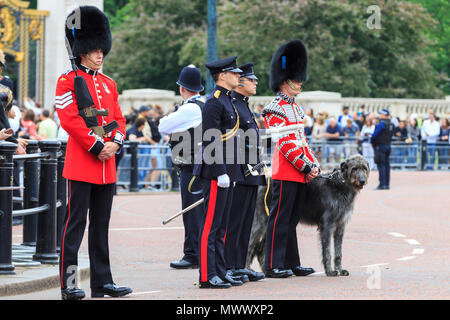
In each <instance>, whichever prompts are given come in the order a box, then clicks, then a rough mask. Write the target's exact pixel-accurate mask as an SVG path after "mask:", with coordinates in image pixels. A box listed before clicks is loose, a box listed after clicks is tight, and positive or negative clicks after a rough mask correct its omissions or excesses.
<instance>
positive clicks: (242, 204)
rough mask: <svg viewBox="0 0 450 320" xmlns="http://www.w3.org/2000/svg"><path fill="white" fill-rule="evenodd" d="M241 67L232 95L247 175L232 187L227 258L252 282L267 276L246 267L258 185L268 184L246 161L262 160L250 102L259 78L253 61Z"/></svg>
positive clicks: (230, 268) (230, 267) (230, 270)
mask: <svg viewBox="0 0 450 320" xmlns="http://www.w3.org/2000/svg"><path fill="white" fill-rule="evenodd" d="M239 69H241V70H242V73H241V75H240V79H239V86H238V87H237V88H236V89H235V91H234V92H233V93H232V94H231V96H232V98H233V99H232V100H233V104H234V106H235V107H236V109H237V111H238V114H239V124H240V129H241V130H242V131H241V136H240V139H239V143H240V146H243V150H239V152H240V153H241V154H240V155H243V156H244V161H245V163H244V164H243V166H244V172H246V171H247V173H246V174H247V176H246V177H245V179H244V181H242V182H237V183H236V186H235V188H234V190H233V201H232V205H231V212H230V220H229V223H228V227H227V235H226V238H225V261H226V265H227V273H228V274H229V275H234V276H236V275H238V276H239V275H240V276H243V277H244V278H243V279H244V281H245V280H246V278H248V279H249V280H250V281H258V280H261V279H263V278H264V274H263V273H261V272H255V271H252V270H249V269H247V268H246V267H245V265H246V259H247V251H248V243H249V240H250V233H251V229H252V224H253V216H254V214H255V208H256V196H257V192H258V186H259V185H264V184H265V179H264V176H261V175H257V176H253V175H252V174H250V172H248V171H249V167H248V166H247V164H249V165H252V166H254V165H256V164H258V163H259V162H260V157H259V130H258V125H257V123H256V121H255V115H254V114H253V112H252V111H251V110H250V108H249V105H248V99H249V97H250V96H253V95H255V94H256V86H257V85H258V78H257V77H256V76H255V73H254V71H253V63H252V62H251V63H247V64H244V65H242V66H239ZM256 174H257V173H256Z"/></svg>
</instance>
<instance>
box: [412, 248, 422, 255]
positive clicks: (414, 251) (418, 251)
mask: <svg viewBox="0 0 450 320" xmlns="http://www.w3.org/2000/svg"><path fill="white" fill-rule="evenodd" d="M424 252H425V249H424V248H414V250H413V252H412V254H423V253H424Z"/></svg>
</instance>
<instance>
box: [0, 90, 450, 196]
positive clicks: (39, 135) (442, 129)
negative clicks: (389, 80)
mask: <svg viewBox="0 0 450 320" xmlns="http://www.w3.org/2000/svg"><path fill="white" fill-rule="evenodd" d="M176 108H177V107H176V105H175V106H174V107H173V108H172V109H171V110H170V111H169V113H170V112H173V111H175V110H176ZM263 108H264V106H263V105H257V106H256V107H255V110H254V113H255V119H256V121H257V123H258V126H259V127H260V128H263V127H264V120H263V117H262V114H261V112H262V109H263ZM7 116H8V119H9V122H10V125H11V128H12V129H13V131H14V136H16V137H18V138H24V139H34V140H42V139H55V138H64V137H67V133H66V132H65V131H64V130H63V129H62V128H61V127H60V125H59V119H58V116H57V113H56V111H55V109H54V108H53V110H52V111H49V110H47V109H43V108H42V107H41V106H40V104H39V103H38V102H35V101H34V100H33V99H30V98H26V99H25V101H24V104H23V105H22V106H20V107H17V106H14V107H13V108H12V109H11V111H10V112H9V114H8V115H7ZM124 116H125V118H126V140H128V141H132V140H137V141H139V142H140V143H142V144H144V145H145V146H144V145H142V146H141V147H140V148H139V155H140V158H139V167H140V168H145V169H143V170H140V172H139V184H140V187H141V188H147V189H155V188H156V189H158V188H160V184H159V183H158V181H160V175H161V169H163V166H164V167H165V168H170V167H171V158H170V151H169V148H167V146H168V142H169V140H170V137H169V136H166V135H161V134H160V132H159V131H158V125H159V120H160V119H161V118H162V117H163V116H165V113H164V111H163V109H162V107H161V106H159V105H156V104H155V105H151V104H147V105H143V106H141V107H139V109H135V108H131V109H130V110H129V112H128V113H126V114H124ZM378 121H379V117H378V114H376V113H373V112H366V111H365V107H364V106H361V107H360V108H359V109H358V110H357V111H355V112H353V113H351V112H350V108H349V107H347V106H344V107H343V109H342V113H341V114H337V115H330V114H328V113H327V112H320V113H317V114H314V112H313V110H312V109H310V108H307V109H305V121H304V123H305V132H306V135H307V136H308V139H309V141H310V143H311V144H312V145H313V146H315V148H316V149H315V151H316V153H318V156H319V157H320V158H321V159H325V160H326V161H328V162H339V161H340V160H342V157H345V156H348V155H350V154H351V153H354V152H355V150H357V152H359V153H360V154H362V155H364V156H365V157H366V158H367V159H369V161H370V162H371V166H372V168H375V164H374V163H373V149H372V146H371V145H370V143H369V141H370V136H371V135H372V133H373V131H374V129H375V125H376V124H377V122H378ZM391 121H392V122H393V123H394V125H395V131H394V136H393V141H394V142H395V141H398V142H402V143H403V145H404V146H408V145H410V146H415V147H414V148H408V147H405V148H394V149H393V154H392V156H393V157H394V159H396V160H394V161H398V162H405V163H413V164H414V163H417V150H418V149H417V148H418V147H417V146H418V143H419V142H420V141H422V140H425V141H426V145H427V148H426V152H427V161H428V169H432V168H433V164H434V163H435V162H436V159H435V157H437V163H439V164H449V155H448V147H447V148H440V147H439V145H441V144H445V145H447V146H448V144H449V138H448V137H449V115H446V116H437V115H435V114H434V112H433V110H431V109H430V110H429V112H428V116H427V117H424V118H423V119H422V118H420V117H418V116H417V115H416V114H411V115H409V116H408V117H407V118H406V119H400V118H398V117H396V116H395V115H393V116H392V119H391ZM5 137H7V134H6V133H5V132H4V130H2V131H1V132H0V140H2V139H5ZM164 147H165V148H164ZM323 148H325V150H324V149H323ZM324 152H325V154H323V153H324ZM123 155H124V153H122V154H120V155H119V156H118V157H117V163H118V164H119V162H120V161H121V159H122V158H123ZM163 160H164V161H163Z"/></svg>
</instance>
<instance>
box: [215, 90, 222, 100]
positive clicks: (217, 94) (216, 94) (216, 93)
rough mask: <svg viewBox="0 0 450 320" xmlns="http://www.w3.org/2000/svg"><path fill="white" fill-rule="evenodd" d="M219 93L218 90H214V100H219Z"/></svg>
mask: <svg viewBox="0 0 450 320" xmlns="http://www.w3.org/2000/svg"><path fill="white" fill-rule="evenodd" d="M220 93H221V92H220V90H216V92H214V98H216V99H219V97H220Z"/></svg>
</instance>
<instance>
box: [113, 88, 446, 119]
mask: <svg viewBox="0 0 450 320" xmlns="http://www.w3.org/2000/svg"><path fill="white" fill-rule="evenodd" d="M272 98H273V97H270V96H254V97H252V98H250V106H251V107H252V108H253V109H255V107H256V105H258V104H262V105H266V104H268V103H269V102H270V101H271V100H272ZM181 100H182V99H181V97H180V96H176V95H175V92H173V91H167V90H157V89H138V90H126V91H124V92H123V94H122V95H121V96H120V97H119V102H120V104H121V106H122V110H123V112H124V113H128V110H129V108H130V107H131V106H133V107H134V108H135V109H139V107H140V106H141V105H144V104H152V105H155V104H159V105H160V106H161V107H162V108H163V109H164V111H165V112H167V111H168V110H169V109H170V108H171V107H172V106H173V105H174V104H175V103H180V102H181ZM296 101H297V102H298V103H299V104H300V105H302V106H303V107H305V108H312V109H313V110H314V113H315V114H317V113H319V112H322V111H326V112H327V113H328V114H329V115H335V116H337V115H339V114H340V113H341V112H342V107H343V106H349V107H350V110H351V112H353V111H356V110H358V108H359V106H361V105H365V106H366V111H367V112H375V113H376V112H378V111H379V110H381V109H383V108H386V109H389V110H390V112H391V113H392V114H393V115H395V116H397V117H399V118H401V119H406V117H407V116H408V115H409V114H413V113H415V114H417V115H418V116H421V117H424V116H426V115H427V114H428V110H429V109H433V110H434V112H435V114H436V115H438V116H444V115H447V116H450V96H448V97H446V99H442V100H439V99H381V98H345V97H344V98H343V97H342V96H341V94H340V93H336V92H326V91H310V92H303V93H301V94H300V95H298V96H297V99H296Z"/></svg>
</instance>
